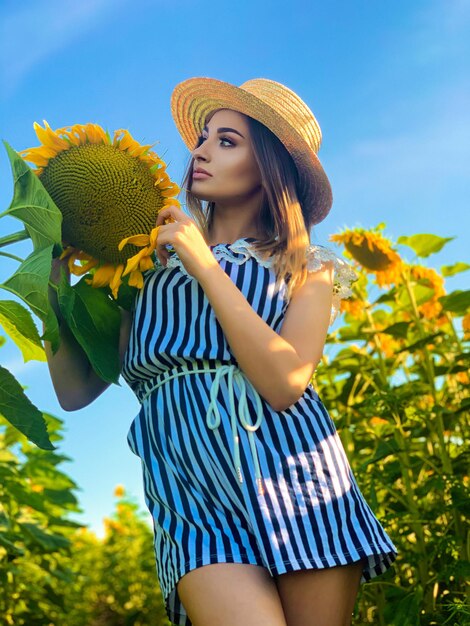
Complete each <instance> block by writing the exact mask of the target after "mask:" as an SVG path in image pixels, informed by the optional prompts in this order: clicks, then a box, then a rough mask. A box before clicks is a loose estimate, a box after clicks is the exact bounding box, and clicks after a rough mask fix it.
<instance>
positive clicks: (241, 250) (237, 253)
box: [166, 238, 357, 325]
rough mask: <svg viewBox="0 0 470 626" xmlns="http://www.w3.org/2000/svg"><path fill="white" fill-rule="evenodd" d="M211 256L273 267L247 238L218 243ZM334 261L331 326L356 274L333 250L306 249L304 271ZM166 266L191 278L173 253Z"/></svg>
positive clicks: (347, 295) (237, 263)
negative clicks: (252, 259)
mask: <svg viewBox="0 0 470 626" xmlns="http://www.w3.org/2000/svg"><path fill="white" fill-rule="evenodd" d="M212 254H213V255H214V256H215V258H216V259H217V260H219V259H226V260H227V261H230V262H231V263H235V264H236V265H242V264H243V263H245V261H247V260H248V259H249V258H254V259H256V260H257V262H258V263H259V264H260V265H261V266H262V267H268V268H269V267H272V265H273V259H272V258H268V259H266V258H263V257H262V256H261V255H260V254H259V253H258V251H257V250H256V249H255V247H254V245H253V242H251V241H247V240H246V239H244V238H242V239H237V241H234V242H233V243H231V244H225V243H219V244H217V245H216V246H214V247H213V248H212ZM328 261H333V267H334V285H333V302H332V306H331V317H330V325H331V324H332V323H333V322H334V320H335V319H336V317H337V315H338V313H339V310H340V303H341V300H343V299H345V298H349V296H351V295H352V290H351V284H352V283H353V282H354V281H355V280H357V274H356V272H355V271H354V270H353V269H352V267H351V266H350V265H349V264H348V263H347V262H346V261H345V260H344V259H342V258H341V257H339V256H337V255H336V253H335V252H333V250H331V249H330V248H326V247H325V246H319V245H314V244H312V245H310V246H309V247H308V248H307V271H309V272H318V271H319V270H321V269H322V267H323V265H324V263H326V262H328ZM166 267H167V268H169V269H173V268H176V267H177V268H178V269H179V270H180V271H181V272H182V273H183V274H185V275H186V276H188V277H189V278H193V277H192V276H191V275H190V274H188V272H187V271H186V268H185V267H184V265H183V263H182V262H181V259H180V258H179V257H178V255H177V254H176V252H175V253H174V254H173V255H171V256H170V257H169V259H168V262H167V264H166Z"/></svg>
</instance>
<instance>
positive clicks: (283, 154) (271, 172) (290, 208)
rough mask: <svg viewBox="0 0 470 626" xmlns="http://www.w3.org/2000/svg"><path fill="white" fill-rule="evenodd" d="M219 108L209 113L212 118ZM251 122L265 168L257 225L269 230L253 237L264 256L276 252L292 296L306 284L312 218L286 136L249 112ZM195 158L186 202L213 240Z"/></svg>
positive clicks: (210, 205) (209, 206) (277, 267)
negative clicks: (195, 184) (195, 183)
mask: <svg viewBox="0 0 470 626" xmlns="http://www.w3.org/2000/svg"><path fill="white" fill-rule="evenodd" d="M214 113H215V111H213V112H211V113H210V114H209V115H208V116H207V119H206V123H208V122H209V120H210V118H211V117H212V115H213V114H214ZM245 117H246V119H247V122H248V126H249V130H250V135H251V140H252V144H253V152H254V156H255V159H256V161H257V164H258V167H259V170H260V172H261V185H262V198H261V203H260V209H259V213H258V217H257V219H258V225H259V226H260V230H261V231H262V232H264V233H265V239H264V240H263V241H257V242H254V243H253V245H254V246H255V249H256V250H257V252H258V253H259V254H260V256H261V257H263V258H267V257H273V259H272V260H273V269H274V271H275V274H276V280H277V281H280V280H281V279H282V278H284V280H285V281H286V282H287V298H288V299H290V298H291V297H292V295H293V293H294V292H295V291H296V290H297V289H298V288H299V287H300V286H301V285H303V284H304V282H305V280H306V278H307V267H306V266H307V263H306V250H307V247H308V245H309V243H310V238H309V231H310V227H311V226H312V224H308V223H306V222H307V218H306V215H308V214H307V213H305V212H304V211H303V208H302V201H301V190H300V188H299V177H298V171H297V168H296V166H295V164H294V161H293V160H292V157H291V155H290V154H289V152H288V151H287V149H286V148H285V147H284V145H283V144H282V143H281V141H280V140H279V139H278V138H277V137H276V136H275V135H274V134H273V133H272V132H271V131H270V130H269V129H268V128H267V127H266V126H265V125H264V124H262V123H261V122H258V121H257V120H255V119H253V118H252V117H249V116H248V115H246V116H245ZM193 164H194V159H193V157H192V156H191V158H190V160H189V163H188V166H187V169H186V172H185V173H184V177H183V182H182V188H183V189H184V190H185V191H186V205H187V207H188V209H189V210H190V212H191V214H192V216H193V217H194V219H195V221H196V223H197V224H198V226H199V228H200V230H201V231H202V234H203V236H204V238H205V239H206V241H209V240H210V233H211V229H212V223H213V216H214V208H215V203H214V202H205V201H204V203H203V201H201V200H200V199H199V198H196V197H195V196H194V195H193V194H192V193H191V186H192V180H193V178H192V173H193Z"/></svg>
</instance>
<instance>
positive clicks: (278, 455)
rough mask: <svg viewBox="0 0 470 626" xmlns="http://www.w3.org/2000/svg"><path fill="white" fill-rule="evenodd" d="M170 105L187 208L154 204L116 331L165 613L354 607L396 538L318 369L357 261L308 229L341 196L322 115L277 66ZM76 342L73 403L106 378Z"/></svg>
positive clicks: (199, 617)
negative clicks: (363, 489)
mask: <svg viewBox="0 0 470 626" xmlns="http://www.w3.org/2000/svg"><path fill="white" fill-rule="evenodd" d="M172 112H173V116H174V119H175V122H176V125H177V127H178V129H179V131H180V133H181V135H182V137H183V139H184V141H185V142H186V144H187V145H188V147H189V148H190V149H191V151H192V153H191V159H190V163H189V166H188V171H187V174H186V176H185V182H184V186H185V188H186V190H187V204H188V206H189V208H190V210H191V213H192V214H193V216H194V219H193V218H191V217H189V216H188V215H186V214H185V213H184V212H183V211H182V210H181V209H179V208H178V207H170V208H167V209H165V210H163V211H161V212H160V213H159V215H158V219H157V226H159V230H158V239H157V243H158V246H157V256H158V262H157V266H156V271H154V272H153V271H152V272H149V273H148V274H146V277H145V284H144V288H143V289H142V290H141V292H140V293H139V294H138V297H137V301H136V306H135V311H134V315H133V319H132V321H131V320H130V319H129V317H128V316H127V315H123V322H122V332H121V355H122V358H123V367H122V375H123V377H124V378H125V380H126V381H127V382H128V384H129V385H130V387H131V388H132V389H133V391H134V392H135V393H136V395H137V397H138V398H139V400H140V402H141V404H142V406H141V410H140V412H139V414H138V416H137V417H136V418H135V419H134V421H133V422H132V425H131V427H130V430H129V435H128V441H129V445H130V447H131V450H132V451H133V452H134V453H135V454H136V455H138V456H139V457H140V458H141V460H142V468H143V479H144V491H145V497H146V502H147V505H148V508H149V511H150V513H151V515H152V518H153V520H154V531H155V554H156V559H157V571H158V577H159V582H160V586H161V588H162V592H163V596H164V599H165V606H166V610H167V613H168V616H169V618H170V620H171V621H172V622H173V623H175V624H178V625H181V626H183V625H184V626H189V625H190V624H193V625H194V626H216V625H219V624H223V625H224V626H239V625H243V626H264V625H266V626H268V625H269V626H286V625H288V626H326V625H328V626H344V625H347V624H350V622H351V613H352V611H353V608H354V603H355V600H356V596H357V591H358V587H359V583H360V582H365V581H367V580H370V579H371V578H373V577H375V576H377V575H379V574H381V573H383V572H385V571H386V570H387V569H388V568H389V567H390V565H391V563H392V562H393V561H394V559H395V557H396V548H395V546H394V545H393V543H392V542H391V540H390V538H389V537H388V535H387V534H386V532H385V531H384V530H383V528H382V526H381V525H380V523H379V522H378V520H377V519H376V517H375V516H374V514H373V513H372V511H371V510H370V508H369V507H368V505H367V503H366V502H365V500H364V498H363V496H362V494H361V493H360V491H359V488H358V486H357V483H356V481H355V479H354V476H353V474H352V472H351V469H350V466H349V464H348V461H347V458H346V455H345V452H344V450H343V447H342V445H341V441H340V439H339V436H338V434H337V432H336V429H335V426H334V424H333V422H332V420H331V418H330V416H329V415H328V413H327V411H326V409H325V407H324V406H323V404H322V402H321V400H320V398H319V396H318V394H317V392H316V391H315V390H314V388H313V386H312V385H311V383H310V379H311V376H312V374H313V372H314V371H315V368H316V366H317V364H318V362H319V361H320V358H321V355H322V351H323V348H324V343H325V339H326V334H327V329H328V325H329V323H330V320H331V313H332V307H333V316H334V313H335V311H336V310H337V307H338V299H339V297H341V296H342V295H344V294H345V293H347V292H348V283H349V282H350V280H351V271H350V270H349V268H348V267H347V266H346V264H345V263H344V261H342V260H341V259H339V258H338V257H336V256H335V255H334V254H333V253H332V252H331V251H329V250H327V249H325V248H322V247H319V246H310V245H309V232H310V229H311V227H312V226H313V225H315V224H316V223H318V222H320V221H321V220H322V219H323V218H324V217H325V216H326V215H327V213H328V211H329V210H330V207H331V202H332V196H331V188H330V184H329V182H328V179H327V177H326V174H325V172H324V171H323V168H322V166H321V164H320V162H319V160H318V157H317V152H318V149H319V146H320V142H321V132H320V128H319V126H318V124H317V121H316V120H315V117H314V116H313V114H312V112H311V111H310V109H309V108H308V107H307V106H306V104H305V103H304V102H302V100H301V99H300V98H299V97H298V96H297V95H296V94H295V93H293V92H292V91H291V90H289V89H287V88H286V87H284V86H283V85H280V84H279V83H276V82H274V81H269V80H265V79H255V80H252V81H248V82H247V83H244V84H243V85H242V86H241V87H235V86H233V85H230V84H228V83H224V82H222V81H217V80H213V79H208V78H195V79H190V80H187V81H184V82H183V83H181V84H179V85H178V86H177V87H176V88H175V90H174V93H173V96H172ZM203 202H206V203H207V204H206V205H204V204H203ZM171 247H172V248H173V250H171ZM70 345H71V344H70V343H69V344H66V345H65V346H64V347H61V349H60V350H59V352H58V353H57V355H56V356H54V358H53V359H52V357H51V355H50V351H49V363H50V367H51V373H52V375H53V380H54V384H55V386H56V390H57V392H58V395H59V399H60V400H61V403H62V406H64V408H69V409H75V408H80V407H81V406H85V405H86V404H88V403H89V402H91V401H92V400H93V399H94V398H96V397H97V395H99V394H100V393H102V391H104V389H105V388H106V385H105V383H103V382H102V381H100V380H99V378H98V377H97V376H96V375H95V374H94V373H93V372H91V370H90V367H89V364H87V362H86V360H85V359H84V360H81V361H79V363H81V368H82V369H81V372H82V374H81V376H80V377H79V381H81V382H79V383H78V387H77V386H76V387H75V390H70V389H68V388H67V385H66V384H63V372H64V368H65V367H67V366H69V364H70V363H71V362H72V361H73V360H74V359H75V357H76V352H72V351H71V349H70V348H68V347H67V346H70ZM74 367H75V366H74ZM74 378H75V379H76V373H75V370H74Z"/></svg>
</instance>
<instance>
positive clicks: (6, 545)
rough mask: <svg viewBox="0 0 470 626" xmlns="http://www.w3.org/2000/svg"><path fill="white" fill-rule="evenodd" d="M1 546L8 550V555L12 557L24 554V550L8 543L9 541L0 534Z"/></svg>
mask: <svg viewBox="0 0 470 626" xmlns="http://www.w3.org/2000/svg"><path fill="white" fill-rule="evenodd" d="M0 546H2V547H3V548H5V549H6V551H7V554H10V555H12V556H22V555H23V554H24V550H22V549H21V548H18V547H17V546H15V544H14V543H12V542H11V541H8V539H7V538H6V537H5V536H4V535H2V533H0Z"/></svg>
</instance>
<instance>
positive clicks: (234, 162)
mask: <svg viewBox="0 0 470 626" xmlns="http://www.w3.org/2000/svg"><path fill="white" fill-rule="evenodd" d="M201 142H202V143H201ZM199 143H200V145H199V146H198V147H197V148H196V149H195V150H193V153H192V154H193V158H194V164H193V181H192V185H191V193H192V194H193V195H195V196H196V197H197V198H199V199H200V200H207V201H210V202H215V203H219V204H229V203H233V202H236V203H238V202H246V201H249V200H250V199H252V198H254V197H255V196H256V195H259V194H260V192H261V175H260V171H259V168H258V165H257V163H256V160H255V156H254V153H253V148H252V144H251V138H250V132H249V129H248V122H247V119H246V117H245V116H244V115H243V114H242V113H238V112H237V111H231V110H229V109H220V110H219V111H216V112H215V113H214V114H213V116H212V117H211V119H210V120H209V122H208V123H207V125H206V126H205V127H204V129H203V131H202V135H201V138H200V139H199ZM199 168H202V169H204V170H205V171H206V172H208V173H209V174H210V176H207V175H206V176H202V175H201V176H200V177H198V174H197V172H196V170H197V169H199Z"/></svg>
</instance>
